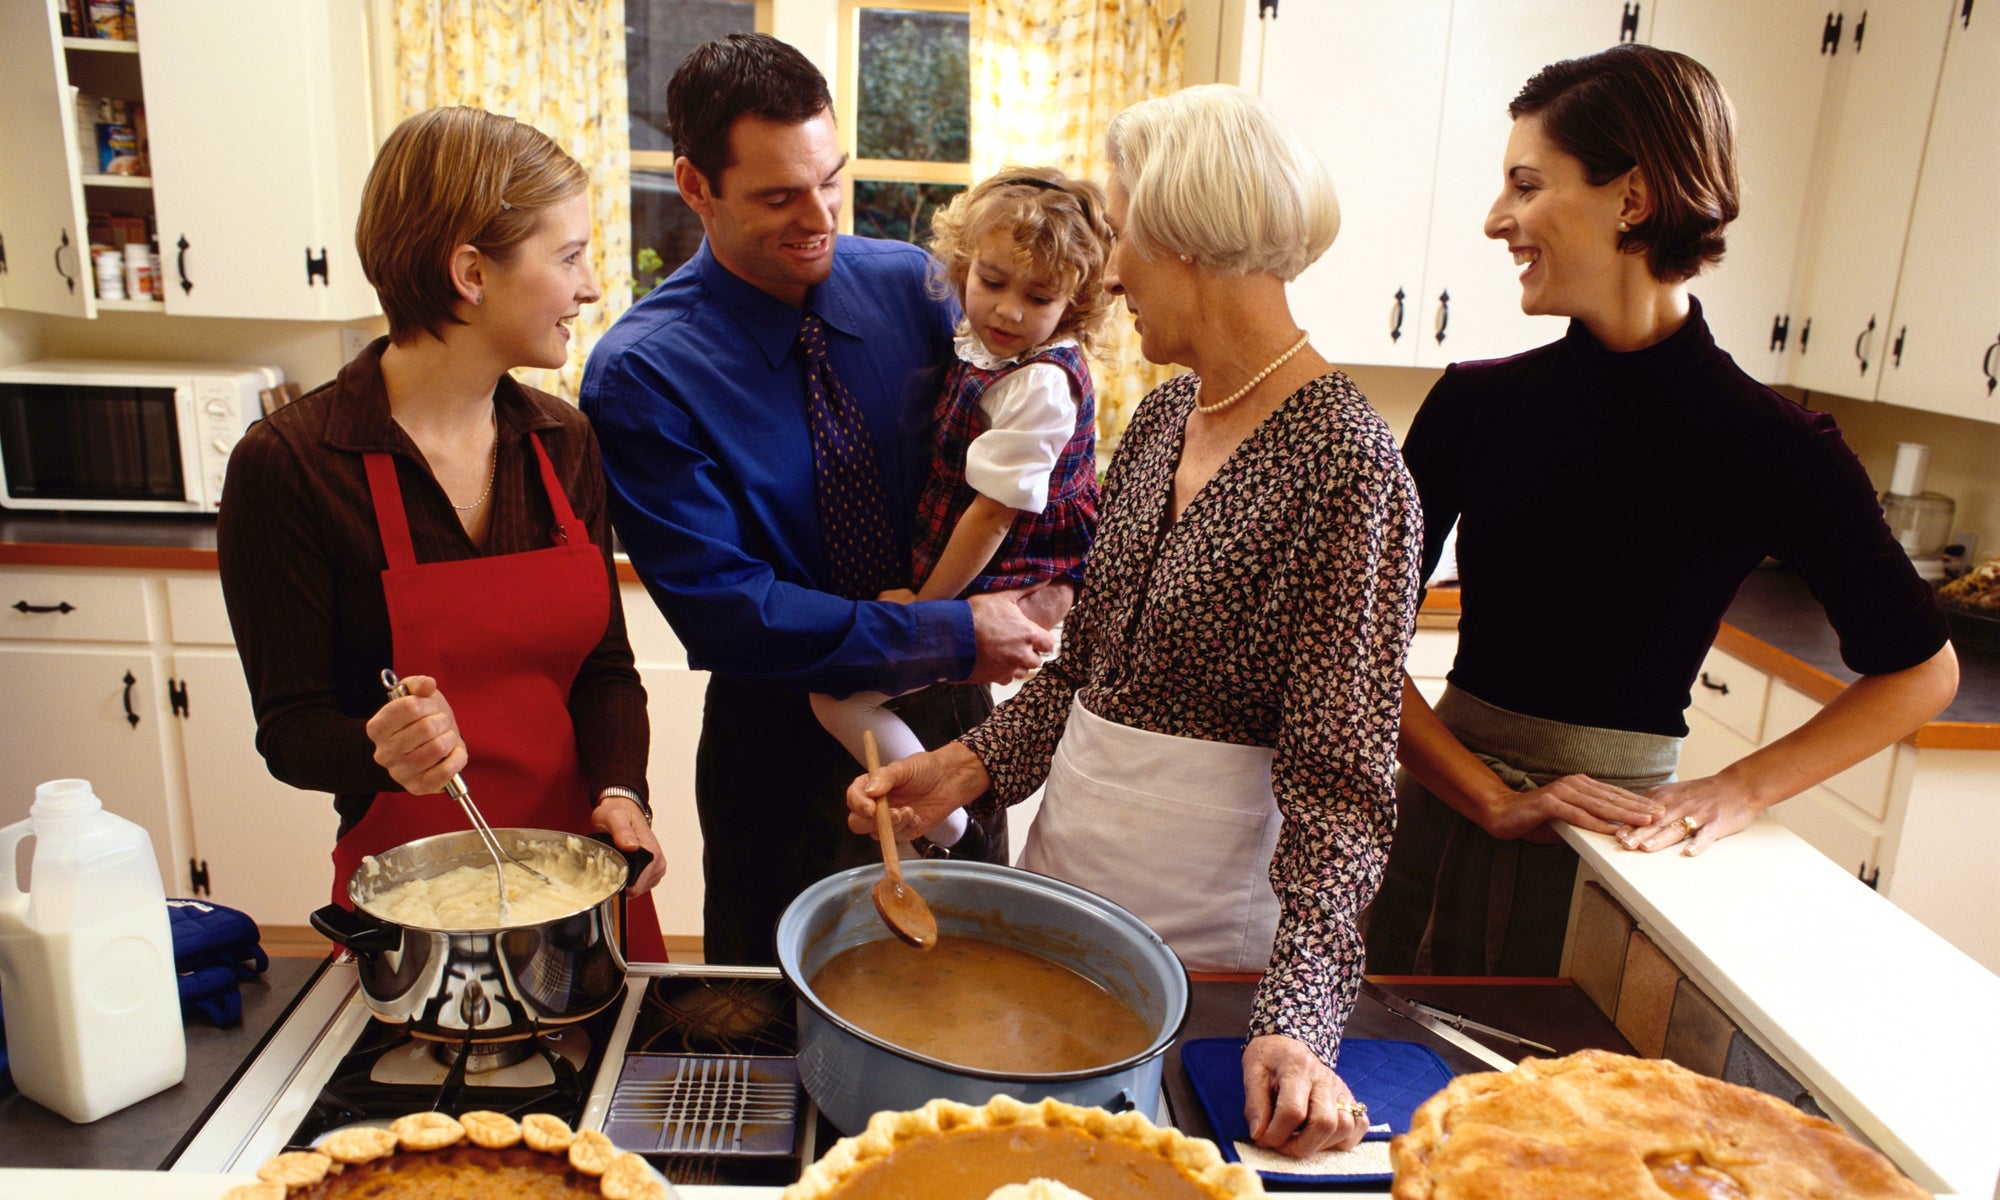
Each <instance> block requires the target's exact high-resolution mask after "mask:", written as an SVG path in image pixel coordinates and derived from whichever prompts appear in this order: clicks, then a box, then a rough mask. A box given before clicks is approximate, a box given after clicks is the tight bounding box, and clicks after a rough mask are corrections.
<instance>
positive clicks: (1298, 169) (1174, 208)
mask: <svg viewBox="0 0 2000 1200" xmlns="http://www.w3.org/2000/svg"><path fill="white" fill-rule="evenodd" d="M1105 149H1106V151H1107V153H1108V155H1109V157H1110V160H1111V172H1112V174H1113V175H1114V176H1115V177H1116V178H1117V180H1118V182H1119V183H1121V184H1123V185H1124V187H1125V191H1126V194H1127V196H1128V197H1129V198H1130V203H1129V205H1128V207H1127V210H1126V218H1125V231H1124V234H1123V236H1125V237H1127V238H1129V239H1131V241H1132V244H1133V248H1134V249H1136V250H1138V251H1139V253H1141V254H1143V255H1145V256H1146V257H1147V258H1154V257H1157V256H1158V255H1159V254H1161V253H1162V252H1164V253H1167V254H1186V255H1189V256H1191V257H1192V258H1193V259H1194V261H1195V262H1196V263H1198V264H1200V265H1201V266H1203V267H1206V268H1208V269H1209V270H1213V271H1219V272H1222V273H1224V274H1231V275H1248V274H1251V273H1253V272H1268V273H1270V274H1272V275H1276V276H1277V277H1278V278H1279V279H1282V280H1286V281H1290V280H1292V279H1296V278H1297V277H1298V275H1299V272H1301V271H1303V270H1305V269H1306V268H1307V267H1308V266H1310V265H1312V263H1313V260H1315V259H1317V258H1318V257H1319V256H1320V255H1322V254H1324V253H1326V248H1327V247H1328V246H1331V245H1332V244H1333V238H1334V235H1335V234H1336V233H1338V232H1339V231H1340V201H1339V200H1338V199H1336V198H1335V196H1334V194H1333V180H1332V179H1330V178H1328V176H1327V173H1326V166H1325V165H1324V164H1323V163H1321V162H1320V160H1319V156H1318V155H1316V154H1314V153H1313V152H1312V150H1311V148H1309V147H1308V146H1307V145H1306V144H1305V142H1304V140H1303V139H1301V138H1300V137H1299V135H1298V134H1296V133H1294V132H1293V131H1292V130H1291V129H1289V128H1287V127H1286V126H1285V124H1284V123H1283V122H1282V121H1280V120H1279V119H1278V115H1277V114H1276V113H1274V112H1272V111H1271V108H1270V106H1269V105H1268V104H1266V103H1264V101H1263V100H1261V99H1259V98H1258V97H1256V96H1253V95H1251V94H1250V93H1249V92H1246V91H1244V90H1243V89H1242V88H1238V87H1232V86H1230V85H1229V84H1224V83H1213V84H1204V85H1202V86H1200V87H1191V88H1183V89H1182V90H1180V91H1178V92H1173V93H1171V94H1169V95H1165V96H1161V97H1158V98H1156V99H1152V100H1142V101H1140V102H1139V103H1137V104H1134V105H1133V106H1132V107H1130V108H1128V109H1126V110H1125V111H1124V112H1121V113H1119V114H1118V115H1117V116H1116V117H1113V118H1112V119H1111V128H1110V129H1109V130H1108V131H1107V132H1106V134H1105Z"/></svg>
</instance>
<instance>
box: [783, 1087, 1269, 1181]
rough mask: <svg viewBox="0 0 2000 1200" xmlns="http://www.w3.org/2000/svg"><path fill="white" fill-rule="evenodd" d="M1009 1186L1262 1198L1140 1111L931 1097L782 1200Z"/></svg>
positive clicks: (879, 1122) (1195, 1144) (862, 1138)
mask: <svg viewBox="0 0 2000 1200" xmlns="http://www.w3.org/2000/svg"><path fill="white" fill-rule="evenodd" d="M1038 1184H1039V1185H1041V1186H1040V1190H1039V1193H1038V1192H1037V1191H1036V1190H1035V1187H1036V1185H1038ZM1010 1185H1022V1187H1023V1189H1024V1190H1023V1192H1019V1193H1007V1194H1009V1195H1013V1194H1026V1195H1036V1194H1041V1195H1066V1194H1068V1193H1069V1192H1074V1193H1080V1194H1082V1195H1083V1196H1087V1197H1089V1198H1090V1200H1127V1198H1134V1197H1146V1198H1148V1200H1151V1198H1155V1197H1159V1198H1178V1200H1243V1198H1247V1197H1253V1196H1262V1195H1263V1194H1264V1189H1263V1185H1262V1184H1261V1183H1259V1181H1258V1179H1257V1173H1256V1172H1254V1171H1252V1170H1250V1169H1249V1168H1248V1167H1245V1166H1242V1165H1240V1164H1237V1163H1225V1162H1223V1161H1222V1155H1221V1154H1220V1153H1219V1152H1218V1151H1217V1150H1216V1148H1215V1144H1214V1143H1213V1142H1209V1141H1205V1140H1202V1139H1200V1138H1191V1137H1188V1136H1186V1135H1184V1134H1182V1133H1180V1132H1178V1131H1177V1130H1173V1129H1162V1128H1160V1127H1158V1126H1156V1125H1154V1124H1153V1123H1152V1122H1151V1121H1148V1120H1146V1119H1145V1118H1144V1117H1142V1116H1140V1115H1138V1114H1137V1113H1121V1114H1118V1115H1115V1116H1114V1115H1113V1114H1111V1113H1108V1112H1106V1111H1104V1110H1103V1109H1101V1108H1080V1107H1078V1106H1076V1105H1073V1104H1065V1103H1063V1102H1062V1101H1060V1100H1043V1101H1041V1102H1039V1103H1036V1104H1023V1103H1022V1102H1020V1101H1019V1100H1016V1099H1014V1098H1013V1097H1011V1096H995V1097H994V1098H993V1099H992V1100H990V1101H988V1102H987V1103H986V1104H985V1105H984V1106H983V1107H980V1108H973V1107H970V1106H968V1105H964V1104H958V1103H955V1102H953V1101H950V1100H933V1101H931V1102H930V1103H929V1104H927V1105H925V1106H924V1107H923V1108H920V1109H918V1110H916V1111H914V1112H883V1113H876V1114H875V1116H874V1117H873V1118H871V1119H870V1120H869V1122H868V1128H867V1129H866V1130H865V1131H863V1132H862V1133H861V1134H860V1135H859V1136H858V1137H850V1138H842V1139H841V1140H840V1141H839V1142H837V1143H835V1144H834V1146H833V1148H832V1149H831V1150H828V1151H827V1152H826V1154H825V1156H824V1157H822V1158H821V1159H820V1160H819V1161H818V1162H816V1163H814V1164H813V1165H812V1166H811V1167H810V1168H808V1169H807V1170H806V1173H805V1174H804V1176H802V1177H801V1178H800V1179H799V1181H798V1182H797V1183H795V1184H793V1185H792V1186H791V1187H789V1188H786V1189H785V1193H784V1195H783V1197H782V1198H781V1200H886V1198H889V1197H918V1196H921V1197H925V1198H926V1200H957V1198H960V1197H964V1198H965V1200H987V1197H989V1196H992V1195H993V1194H995V1193H996V1192H1000V1191H1001V1190H1002V1189H1004V1188H1007V1187H1009V1186H1010ZM1059 1189H1067V1192H1065V1191H1062V1190H1059Z"/></svg>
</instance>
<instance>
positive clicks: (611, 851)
mask: <svg viewBox="0 0 2000 1200" xmlns="http://www.w3.org/2000/svg"><path fill="white" fill-rule="evenodd" d="M493 833H494V836H495V837H496V838H498V839H499V841H500V845H501V847H502V848H503V849H505V850H507V851H508V852H509V853H511V854H514V855H516V856H517V857H520V858H523V859H527V860H528V861H530V862H533V861H535V859H536V857H537V856H541V855H554V854H557V853H567V852H574V853H576V854H579V855H581V856H583V858H584V859H585V861H586V862H592V863H596V864H601V865H603V866H605V867H606V868H607V870H606V872H605V874H606V877H607V879H608V878H609V877H610V876H611V875H612V874H613V872H614V871H615V874H616V881H615V882H608V883H607V884H606V885H605V889H604V894H603V895H601V896H599V897H598V898H597V900H596V901H595V902H594V903H592V904H591V906H590V907H588V908H586V909H584V910H583V911H581V912H576V913H572V914H570V915H568V916H565V917H557V918H554V919H552V920H547V921H539V922H534V923H524V924H519V925H507V926H499V927H495V928H492V929H474V930H450V929H427V928H424V927H422V926H416V925H402V924H398V923H396V922H394V921H387V920H384V919H382V918H380V917H377V916H374V915H373V914H371V913H368V912H366V911H364V910H363V908H362V906H363V905H365V904H366V903H367V902H368V900H370V899H371V898H372V897H374V896H377V895H380V894H381V893H383V892H385V891H387V890H388V889H389V888H391V887H394V886H396V885H397V884H401V883H406V882H409V881H411V880H415V879H428V878H431V877H433V876H436V875H440V874H443V873H444V872H446V871H449V870H451V869H453V868H454V867H461V866H468V865H470V866H475V867H481V868H484V869H486V870H488V871H490V870H492V863H493V859H492V856H491V854H490V853H488V851H487V849H486V846H485V843H483V842H482V841H480V838H479V835H478V834H477V833H475V832H473V831H471V830H467V831H465V832H463V833H446V834H439V835H438V836H436V837H427V838H419V839H418V840H416V841H414V842H407V843H405V844H403V845H401V846H398V847H396V848H395V849H393V850H390V851H387V852H386V853H383V854H379V855H376V856H375V862H376V864H377V866H376V868H375V869H374V870H370V869H369V868H368V867H367V866H365V865H364V866H363V867H361V868H359V869H357V870H356V871H355V872H354V873H353V874H352V875H351V876H349V877H348V880H347V897H348V899H349V900H350V901H352V902H353V904H354V906H355V907H354V908H353V909H347V908H343V907H341V906H340V905H338V904H329V905H327V906H326V907H325V908H322V909H320V910H319V911H317V912H315V913H313V914H312V918H311V920H312V926H313V928H314V929H317V930H319V932H321V933H322V934H325V935H326V936H327V937H329V938H331V939H333V940H334V941H335V942H336V943H338V944H339V945H341V946H344V947H346V948H347V949H348V950H350V951H352V952H353V954H354V959H355V964H356V966H357V967H358V968H359V971H360V977H361V994H362V997H363V999H365V1000H366V1001H367V1004H368V1008H369V1011H371V1012H373V1013H374V1014H375V1016H376V1018H377V1019H379V1020H382V1021H386V1022H388V1023H389V1024H391V1025H395V1026H399V1027H401V1028H404V1029H407V1030H408V1031H409V1032H410V1033H411V1034H413V1035H415V1036H417V1037H422V1038H430V1039H433V1040H437V1041H451V1042H462V1041H474V1042H503V1041H514V1040H518V1039H521V1038H526V1037H530V1036H532V1035H534V1034H536V1033H541V1032H546V1031H548V1030H551V1029H557V1028H561V1027H562V1026H565V1025H572V1024H575V1023H576V1022H578V1021H581V1020H583V1019H585V1018H586V1017H589V1016H591V1015H592V1014H594V1013H596V1012H598V1011H600V1010H602V1009H603V1008H604V1006H605V1005H607V1004H609V1003H611V1002H612V1001H613V1000H614V999H616V998H617V996H618V994H619V991H620V989H622V988H623V987H624V986H625V955H624V951H623V950H622V949H621V948H620V944H619V943H620V935H621V934H622V933H623V932H624V909H623V906H622V896H623V892H624V889H625V888H626V887H629V886H630V885H631V881H632V880H634V879H637V878H638V877H639V874H640V872H641V871H643V870H644V869H645V866H646V864H647V863H648V862H650V861H651V860H652V855H650V854H648V853H647V852H646V851H643V850H635V851H629V852H628V851H622V850H619V849H618V848H617V847H615V846H613V845H611V844H610V841H609V838H608V836H606V835H602V834H599V835H595V836H593V837H590V838H586V837H583V836H581V835H577V834H567V833H558V832H554V831H552V830H546V829H495V830H494V831H493ZM572 842H574V844H575V849H574V850H573V851H572V850H571V849H570V843H572Z"/></svg>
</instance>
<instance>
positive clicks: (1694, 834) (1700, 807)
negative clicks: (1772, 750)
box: [1618, 772, 1762, 858]
mask: <svg viewBox="0 0 2000 1200" xmlns="http://www.w3.org/2000/svg"><path fill="white" fill-rule="evenodd" d="M1646 795H1647V796H1648V797H1650V798H1651V799H1653V800H1656V801H1658V802H1659V803H1660V804H1662V805H1664V806H1665V809H1666V811H1665V812H1664V813H1662V814H1661V816H1660V819H1659V820H1658V821H1656V822H1654V823H1653V825H1652V826H1650V827H1649V828H1646V829H1627V830H1625V831H1624V832H1622V833H1620V834H1619V835H1618V844H1619V845H1621V846H1623V847H1625V848H1626V849H1627V850H1644V851H1648V852H1651V851H1654V850H1665V849H1666V848H1667V847H1669V846H1679V847H1680V848H1681V853H1682V854H1685V855H1687V856H1688V857H1689V858H1693V857H1694V856H1695V855H1697V854H1700V853H1701V852H1702V851H1704V850H1706V849H1708V848H1709V847H1710V846H1713V845H1714V844H1715V843H1717V842H1719V841H1721V840H1722V839H1723V838H1726V837H1728V836H1729V835H1730V834H1732V833H1738V832H1741V831H1742V830H1744V829H1747V828H1749V827H1750V822H1752V821H1754V820H1756V819H1757V814H1758V813H1759V812H1760V811H1762V809H1761V808H1760V807H1759V806H1758V805H1756V804H1755V803H1753V802H1752V800H1751V797H1750V789H1749V788H1747V787H1744V786H1743V785H1742V784H1740V783H1738V782H1736V781H1735V780H1734V779H1733V778H1732V777H1731V776H1730V775H1729V773H1728V772H1724V773H1722V774H1720V775H1706V776H1703V777H1702V778H1700V779H1682V780H1676V781H1675V782H1673V783H1663V784H1661V785H1660V786H1659V787H1656V788H1654V789H1653V790H1652V791H1649V792H1647V793H1646Z"/></svg>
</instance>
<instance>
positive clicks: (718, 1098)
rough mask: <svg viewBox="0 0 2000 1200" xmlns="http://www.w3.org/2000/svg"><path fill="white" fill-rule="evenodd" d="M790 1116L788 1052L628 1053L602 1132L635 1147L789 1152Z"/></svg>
mask: <svg viewBox="0 0 2000 1200" xmlns="http://www.w3.org/2000/svg"><path fill="white" fill-rule="evenodd" d="M798 1116H799V1066H798V1060H796V1059H792V1058H733V1057H718V1056H706V1055H703V1056H695V1055H679V1054H635V1055H633V1056H631V1057H630V1058H627V1059H626V1060H625V1063H624V1067H623V1069H622V1070H621V1071H620V1072H619V1076H618V1085H617V1087H616V1088H615V1089H614V1090H613V1092H612V1094H611V1109H610V1111H609V1112H608V1113H607V1114H606V1115H605V1119H604V1132H605V1133H606V1134H607V1135H609V1137H610V1138H611V1140H612V1141H613V1142H615V1143H617V1144H618V1145H620V1146H623V1147H625V1148H626V1149H628V1150H638V1151H640V1152H642V1153H663V1154H742V1155H767V1154H790V1153H792V1152H793V1148H794V1146H795V1145H796V1143H797V1125H798Z"/></svg>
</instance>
